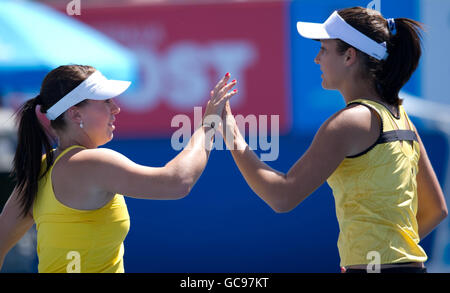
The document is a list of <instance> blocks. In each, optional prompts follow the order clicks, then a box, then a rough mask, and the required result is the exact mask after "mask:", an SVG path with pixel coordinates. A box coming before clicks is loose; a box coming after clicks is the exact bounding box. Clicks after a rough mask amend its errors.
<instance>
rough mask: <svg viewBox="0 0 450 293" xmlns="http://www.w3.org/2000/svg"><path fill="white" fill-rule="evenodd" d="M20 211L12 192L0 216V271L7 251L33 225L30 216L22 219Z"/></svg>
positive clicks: (14, 194)
mask: <svg viewBox="0 0 450 293" xmlns="http://www.w3.org/2000/svg"><path fill="white" fill-rule="evenodd" d="M21 211H22V209H21V206H20V204H19V201H18V198H17V196H16V193H15V192H14V191H13V193H12V195H11V196H10V197H9V199H8V201H7V202H6V204H5V206H4V208H3V211H2V213H1V214H0V269H1V268H2V265H3V260H4V258H5V256H6V254H7V253H8V252H9V250H11V248H12V247H14V245H15V244H16V243H17V242H18V241H19V240H20V239H21V238H22V236H23V235H25V233H26V232H27V231H28V230H29V229H30V228H31V226H33V224H34V220H33V217H32V216H31V214H27V215H26V216H25V217H22V216H21V214H20V213H21Z"/></svg>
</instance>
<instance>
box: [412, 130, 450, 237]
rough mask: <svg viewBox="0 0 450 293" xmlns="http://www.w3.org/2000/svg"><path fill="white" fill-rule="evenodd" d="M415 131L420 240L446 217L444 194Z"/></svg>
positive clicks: (417, 216)
mask: <svg viewBox="0 0 450 293" xmlns="http://www.w3.org/2000/svg"><path fill="white" fill-rule="evenodd" d="M414 130H415V131H416V134H417V137H418V139H419V145H420V159H419V172H418V173H417V177H416V178H417V196H418V209H417V215H416V218H417V224H418V226H419V236H420V239H423V238H425V237H426V236H427V235H428V234H429V233H430V232H431V231H433V229H434V228H435V227H436V226H437V225H438V224H439V223H440V222H441V221H442V220H443V219H444V218H445V217H446V216H447V215H448V210H447V205H446V203H445V198H444V193H443V192H442V189H441V186H440V185H439V181H438V180H437V177H436V174H435V173H434V170H433V166H431V163H430V160H429V159H428V155H427V152H426V150H425V147H424V145H423V143H422V140H421V138H420V136H419V133H418V132H417V129H414Z"/></svg>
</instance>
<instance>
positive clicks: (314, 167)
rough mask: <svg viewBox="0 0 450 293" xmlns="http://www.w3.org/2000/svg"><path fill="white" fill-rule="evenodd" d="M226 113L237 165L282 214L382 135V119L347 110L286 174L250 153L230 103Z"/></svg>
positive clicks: (330, 122) (326, 126) (325, 127)
mask: <svg viewBox="0 0 450 293" xmlns="http://www.w3.org/2000/svg"><path fill="white" fill-rule="evenodd" d="M224 112H227V113H226V115H227V120H226V128H225V129H224V130H223V132H224V133H225V135H224V137H225V140H226V143H227V147H228V148H229V149H231V153H232V156H233V158H234V160H235V162H236V165H237V166H238V168H239V170H240V171H241V173H242V175H243V176H244V178H245V180H246V181H247V183H248V185H249V186H250V187H251V188H252V190H253V191H254V192H255V193H256V194H257V195H258V196H259V197H260V198H261V199H262V200H264V201H265V202H266V203H267V204H268V205H269V206H270V207H271V208H272V209H273V210H274V211H276V212H279V213H281V212H288V211H290V210H292V209H293V208H295V207H296V206H297V205H298V204H299V203H300V202H302V201H303V200H304V199H305V198H306V197H307V196H308V195H310V194H311V193H312V192H314V190H316V189H317V188H318V187H319V186H320V185H322V184H323V182H325V180H326V179H327V178H328V177H329V176H330V175H331V174H332V173H333V172H334V170H335V169H336V168H337V167H338V166H339V164H340V163H341V162H342V160H344V158H345V157H346V156H347V155H351V154H354V153H357V152H359V151H362V150H364V149H365V148H367V147H368V146H370V144H371V143H373V142H374V141H375V140H376V139H377V137H378V134H379V122H378V121H377V119H378V118H376V117H375V115H372V117H371V113H370V110H368V109H367V108H365V107H362V106H361V107H358V108H356V107H354V108H346V109H344V110H342V111H340V112H338V113H336V114H335V115H333V116H332V117H330V118H329V119H328V120H327V121H326V122H325V123H324V124H323V125H322V126H321V127H320V129H319V131H318V132H317V134H316V135H315V137H314V140H313V142H312V144H311V146H310V147H309V148H308V150H307V151H306V152H305V154H304V155H303V156H302V157H301V158H300V159H299V160H298V161H297V162H296V163H295V164H294V165H293V167H292V168H291V169H290V170H289V172H288V173H287V174H283V173H282V172H279V171H276V170H274V169H272V168H271V167H269V166H268V165H267V164H265V163H264V162H262V161H260V160H259V158H258V157H257V156H256V155H255V153H254V152H253V151H251V150H250V149H249V147H248V145H247V143H246V142H245V140H244V138H243V137H242V135H241V133H240V131H239V129H238V127H237V125H236V121H235V120H234V118H233V116H232V114H231V109H230V107H229V104H228V103H227V105H226V107H225V111H224ZM374 117H375V118H374ZM373 119H375V120H373ZM374 121H375V122H374ZM377 125H378V128H377V127H376V126H377ZM227 131H228V133H227ZM356 138H359V139H360V141H357V140H356Z"/></svg>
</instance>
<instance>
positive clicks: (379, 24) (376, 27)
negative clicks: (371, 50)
mask: <svg viewBox="0 0 450 293" xmlns="http://www.w3.org/2000/svg"><path fill="white" fill-rule="evenodd" d="M338 14H339V15H340V16H341V17H342V18H343V19H344V20H345V21H346V22H347V23H348V24H349V25H351V26H352V27H354V28H355V29H357V30H358V31H360V32H361V33H363V34H365V35H366V36H368V37H369V38H371V39H372V40H374V41H376V42H378V43H382V42H386V45H387V51H388V53H389V56H388V58H387V59H386V60H377V59H375V58H373V57H371V56H369V55H367V54H365V53H363V52H361V51H359V50H358V49H356V48H355V50H356V51H357V53H358V55H359V57H360V60H362V64H363V67H362V68H361V71H362V72H361V74H362V76H363V77H365V78H366V79H368V80H369V81H370V82H371V83H372V85H373V87H374V88H375V90H376V91H377V93H378V94H379V95H380V96H381V98H382V99H383V100H384V101H385V102H387V103H388V104H391V105H397V104H401V103H402V101H401V100H400V99H399V97H398V93H399V92H400V90H401V88H402V87H403V86H404V85H405V84H406V82H408V80H409V79H410V78H411V75H412V74H413V72H414V71H415V70H416V69H417V66H418V64H419V59H420V56H421V54H422V48H421V37H422V35H421V30H423V27H422V25H421V23H419V22H417V21H415V20H412V19H409V18H395V19H394V21H395V26H396V33H395V34H394V33H393V32H392V31H390V29H389V27H388V21H387V20H386V19H385V18H384V17H383V16H382V15H381V13H380V12H378V11H376V10H372V9H367V8H362V7H352V8H346V9H341V10H339V11H338ZM337 41H338V43H337V50H338V52H340V53H342V54H343V53H344V52H345V51H347V49H348V48H354V47H353V46H351V45H349V44H347V43H345V42H343V41H341V40H337Z"/></svg>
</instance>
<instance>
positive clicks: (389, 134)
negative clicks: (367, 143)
mask: <svg viewBox="0 0 450 293" xmlns="http://www.w3.org/2000/svg"><path fill="white" fill-rule="evenodd" d="M399 140H407V141H418V139H417V135H416V133H415V132H414V131H412V130H391V131H386V132H383V133H382V134H381V135H380V137H379V138H378V141H377V144H379V143H386V142H392V141H399Z"/></svg>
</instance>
